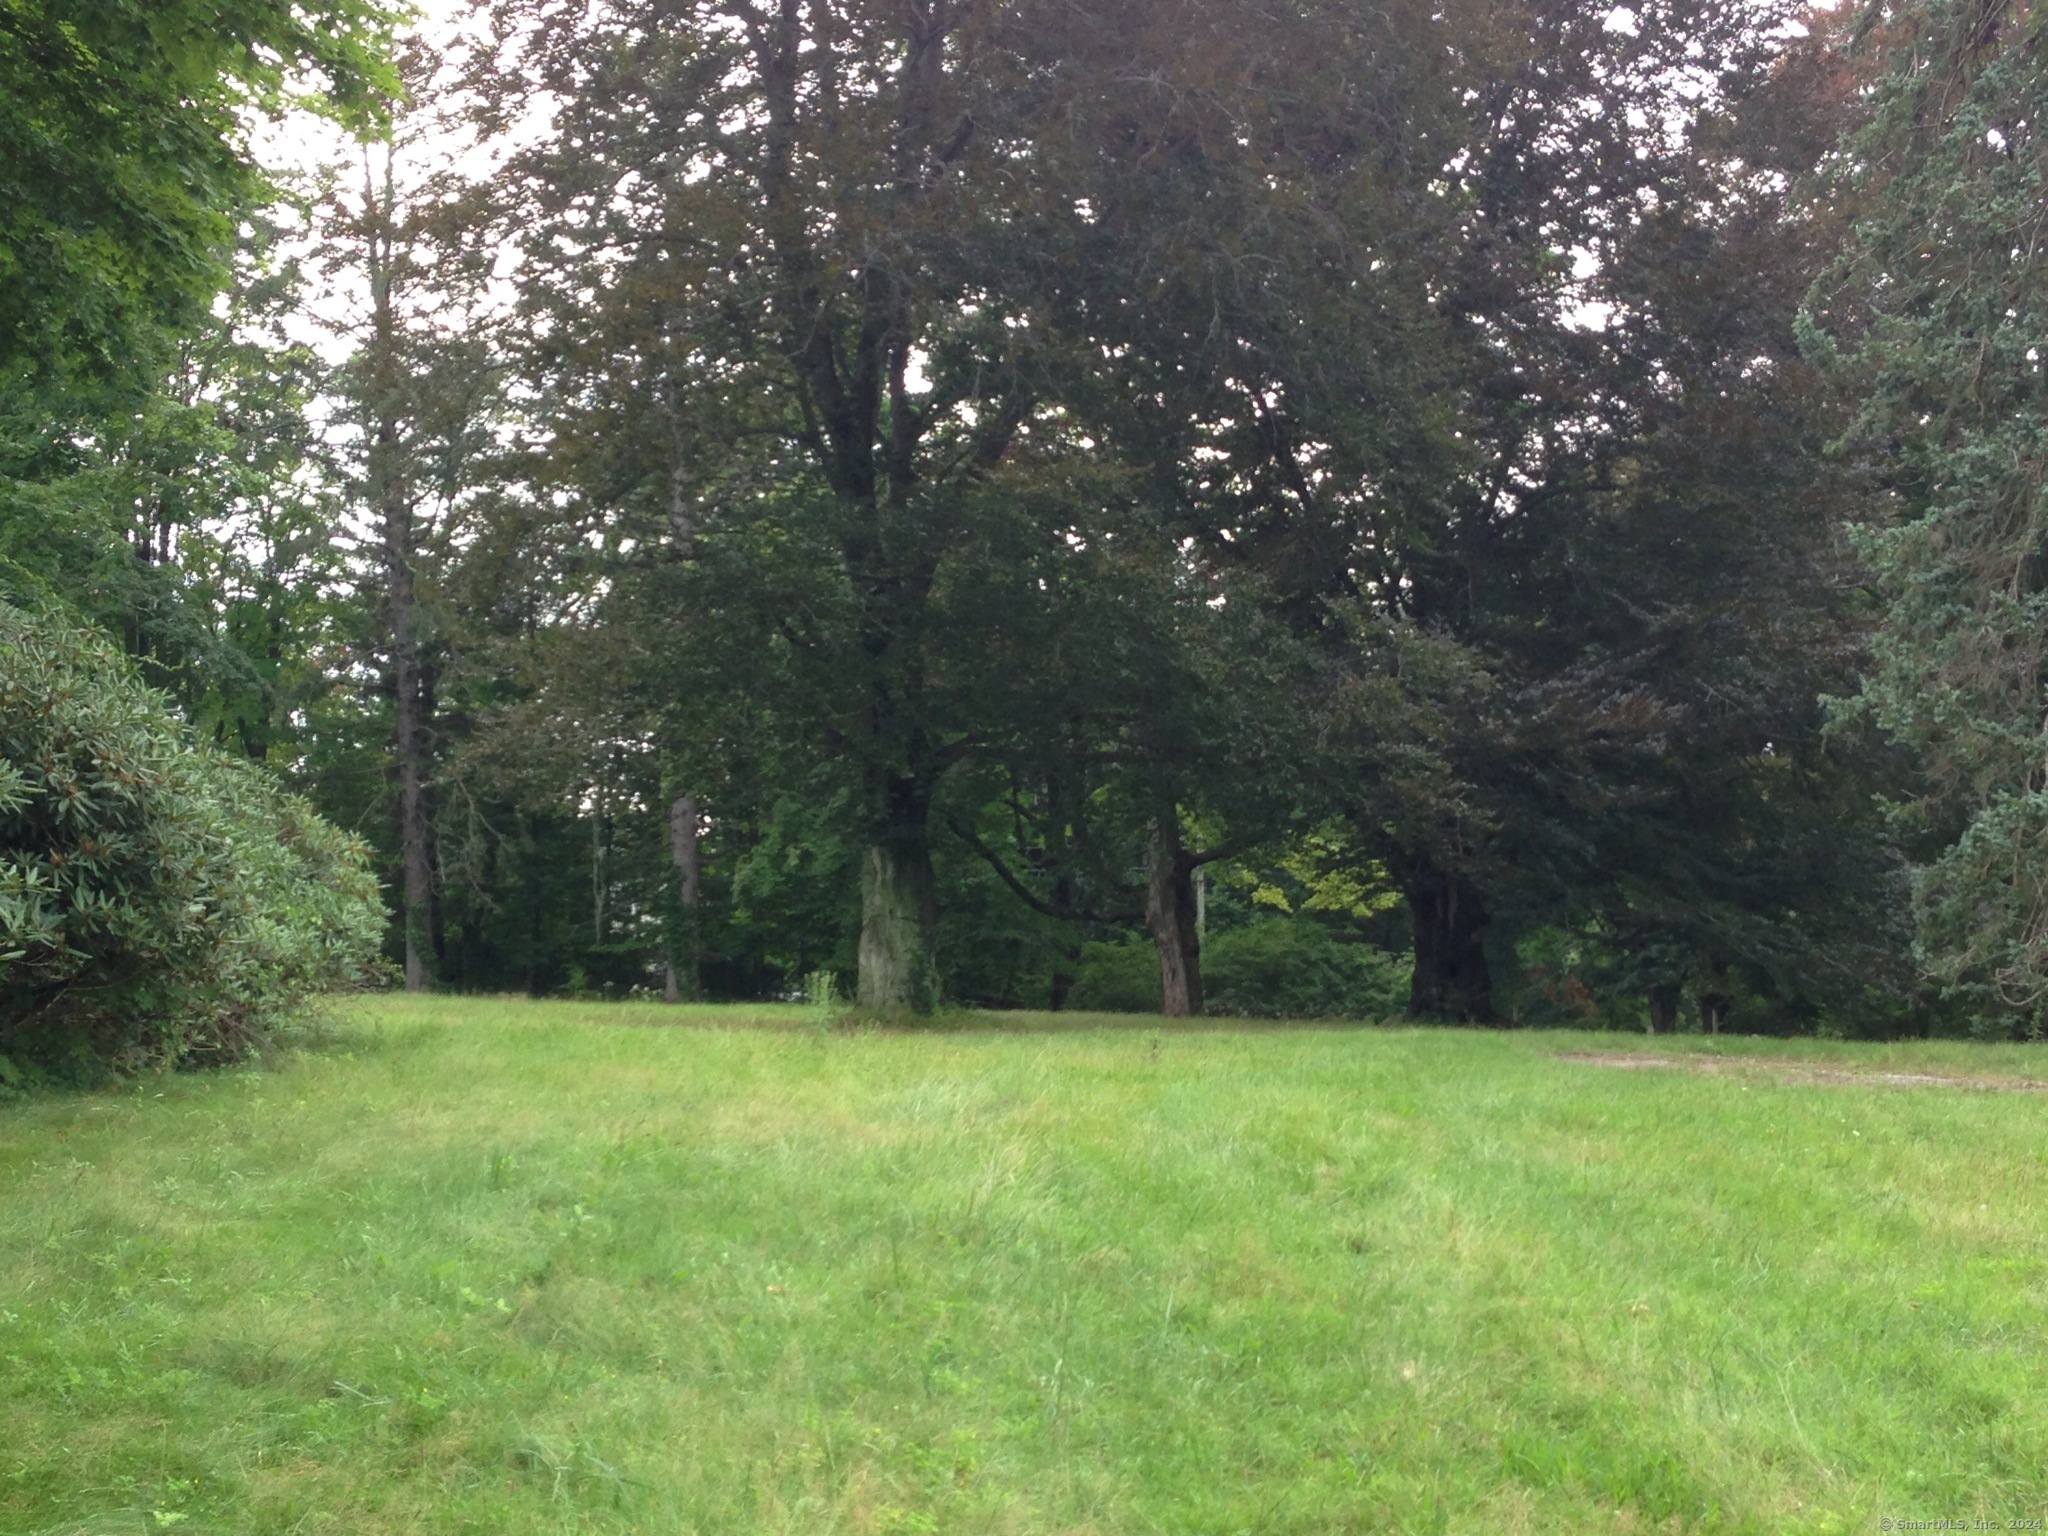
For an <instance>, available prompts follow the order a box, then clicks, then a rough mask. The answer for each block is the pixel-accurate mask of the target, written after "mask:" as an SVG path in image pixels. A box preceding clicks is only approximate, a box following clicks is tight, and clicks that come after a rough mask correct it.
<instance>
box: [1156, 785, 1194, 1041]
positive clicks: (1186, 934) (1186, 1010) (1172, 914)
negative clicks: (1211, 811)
mask: <svg viewBox="0 0 2048 1536" xmlns="http://www.w3.org/2000/svg"><path fill="white" fill-rule="evenodd" d="M1197 867H1198V865H1197V863H1196V861H1195V860H1194V859H1192V858H1191V857H1190V856H1189V854H1188V851H1187V850H1186V849H1185V848H1183V847H1182V846H1181V841H1180V816H1179V813H1178V812H1177V811H1174V810H1172V809H1169V810H1167V811H1166V812H1165V813H1164V814H1163V815H1161V816H1160V818H1159V819H1158V821H1157V822H1155V823H1154V824H1153V828H1152V846H1151V849H1150V851H1149V854H1148V857H1147V859H1146V881H1145V926H1146V927H1147V928H1149V929H1151V930H1152V942H1153V944H1154V945H1156V946H1157V947H1158V950H1159V1011H1160V1012H1161V1013H1163V1014H1165V1015H1166V1016H1167V1017H1168V1018H1170V1019H1186V1018H1193V1017H1194V1016H1195V1015H1197V1014H1199V1013H1200V1012H1201V1011H1202V936H1201V930H1200V919H1199V914H1198V911H1197V908H1196V902H1195V880H1194V875H1195V870H1196V868H1197Z"/></svg>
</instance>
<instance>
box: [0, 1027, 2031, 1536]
mask: <svg viewBox="0 0 2048 1536" xmlns="http://www.w3.org/2000/svg"><path fill="white" fill-rule="evenodd" d="M968 1022H969V1023H971V1024H977V1025H984V1026H995V1025H1007V1026H1009V1027H1006V1028H996V1027H985V1028H966V1029H957V1030H953V1031H950V1032H936V1033H912V1032H887V1031H852V1032H838V1031H833V1030H827V1029H823V1028H818V1027H813V1026H812V1025H810V1024H808V1023H807V1021H806V1019H805V1016H804V1015H803V1014H802V1013H801V1012H800V1011H798V1010H794V1009H791V1010H782V1011H777V1010H761V1009H756V1010H745V1009H711V1008H705V1009H690V1010H661V1009H658V1008H655V1007H651V1006H620V1007H598V1006H579V1005H573V1004H549V1003H528V1002H519V1001H500V1000H454V999H435V1000H406V999H397V998H392V999H377V1000H370V1001H367V1002H363V1003H360V1004H351V1005H348V1007H347V1008H346V1010H345V1011H344V1017H343V1019H342V1021H341V1023H340V1025H339V1026H338V1028H337V1031H336V1035H335V1038H334V1039H333V1040H332V1041H330V1042H328V1043H327V1044H326V1045H324V1046H322V1047H320V1048H318V1049H315V1050H311V1051H308V1052H305V1053H303V1054H301V1055H299V1056H298V1057H296V1058H295V1059H292V1060H290V1061H288V1062H287V1063H286V1064H285V1065H283V1066H282V1067H280V1068H277V1069H275V1070H248V1071H239V1072H234V1073H230V1074H221V1075H212V1076H204V1075H202V1076H191V1077H179V1078H167V1079H157V1080H152V1081H149V1082H146V1083H144V1084H142V1085H141V1086H140V1087H138V1088H135V1089H132V1090H126V1091H123V1092H120V1093H117V1094H108V1095H102V1096H96V1097H54V1096H52V1097H42V1098H38V1099H35V1100H33V1101H30V1102H27V1103H18V1104H16V1105H14V1106H11V1107H0V1531H5V1532H7V1533H10V1536H12V1533H52V1536H54V1533H59V1532H62V1533H87V1532H93V1533H99V1532H109V1533H111V1532H144V1531H156V1530H171V1529H175V1530H177V1531H180V1532H183V1533H193V1536H196V1533H200V1532H279V1533H282V1532H346V1533H356V1532H370V1533H385V1532H456V1531H465V1532H479V1533H492V1536H497V1533H525V1532H569V1531H632V1532H641V1531H647V1532H677V1533H681V1532H747V1533H751V1532H788V1533H804V1536H811V1533H823V1532H849V1533H853V1532H875V1533H883V1532H947V1533H951V1532H1005V1533H1036V1532H1104V1533H1107V1532H1152V1531H1162V1532H1215V1533H1235V1532H1255V1533H1267V1532H1338V1531H1472V1532H1515V1531H1530V1532H1537V1531H1541V1532H1559V1531H1595V1532H1598V1531H1649V1530H1659V1531H1664V1530H1701V1531H1759V1532H1780V1531H1829V1530H1843V1531H1849V1530H1864V1529H1875V1528H1877V1525H1878V1522H1879V1520H1880V1519H1882V1518H1892V1519H1898V1520H1928V1519H1939V1518H1951V1519H1955V1518H1968V1519H1976V1518H1979V1517H1981V1518H1985V1519H1988V1520H1996V1521H1998V1522H1999V1523H2000V1525H2001V1526H2002V1525H2003V1523H2004V1522H2005V1521H2008V1520H2021V1521H2023V1520H2027V1519H2033V1518H2038V1517H2040V1516H2041V1515H2042V1513H2043V1510H2044V1503H2048V1369H2044V1368H2048V1310H2044V1308H2048V1222H2044V1218H2048V1136H2044V1134H2043V1131H2044V1123H2048V1094H2044V1093H2041V1092H2036V1091H2030V1090H2027V1089H2025V1088H2018V1089H2013V1088H2008V1089H2006V1090H2003V1091H1994V1090H1989V1089H1982V1088H1968V1087H1959V1086H1887V1085H1877V1084H1864V1083H1859V1082H1853V1081H1843V1080H1821V1081H1816V1080H1812V1079H1811V1078H1810V1077H1809V1078H1796V1077H1794V1078H1788V1077H1786V1076H1783V1075H1781V1074H1778V1073H1775V1072H1773V1071H1771V1070H1768V1064H1769V1063H1771V1062H1781V1063H1782V1062H1786V1061H1793V1062H1801V1063H1805V1064H1806V1065H1807V1066H1809V1067H1811V1066H1815V1065H1819V1066H1826V1067H1831V1068H1835V1069H1840V1070H1852V1071H1868V1072H1883V1071H1896V1072H1926V1071H1934V1072H1958V1071H1975V1072H1981V1073H1996V1074H2002V1075H2006V1076H2009V1077H2016V1078H2048V1053H2044V1052H2043V1051H2040V1050H2036V1049H2032V1048H2027V1047H2009V1048H2003V1049H1996V1050H1993V1049H1986V1048H1973V1047H1969V1046H1966V1045H1947V1046H1933V1045H1929V1046H1894V1047H1883V1048H1874V1047H1853V1046H1826V1045H1820V1044H1805V1045H1799V1046H1782V1045H1781V1046H1768V1045H1764V1044H1760V1043H1742V1042H1735V1041H1722V1042H1705V1041H1699V1040H1688V1041H1683V1042H1679V1043H1677V1044H1676V1045H1673V1044H1671V1043H1669V1042H1660V1043H1658V1046H1657V1048H1659V1049H1665V1050H1675V1051H1676V1052H1678V1053H1679V1054H1681V1055H1683V1054H1685V1053H1688V1052H1691V1053H1699V1052H1703V1051H1706V1052H1718V1053H1720V1054H1721V1056H1723V1057H1741V1058H1743V1059H1742V1060H1739V1061H1736V1062H1735V1063H1734V1064H1733V1066H1734V1069H1731V1070H1722V1071H1720V1072H1717V1073H1714V1074H1704V1073H1699V1072H1693V1071H1685V1070H1655V1069H1640V1068H1639V1069H1636V1070H1617V1069H1613V1068H1606V1067H1601V1066H1597V1065H1592V1064H1589V1063H1586V1062H1583V1061H1574V1060H1569V1059H1562V1058H1560V1056H1559V1055H1558V1052H1560V1051H1562V1050H1571V1049H1582V1050H1583V1049H1598V1048H1607V1047H1614V1046H1622V1047H1633V1048H1637V1049H1641V1048H1642V1047H1643V1045H1644V1042H1642V1041H1639V1040H1633V1039H1623V1040H1616V1039H1615V1038H1613V1037H1585V1036H1577V1037H1573V1036H1561V1035H1554V1034H1522V1035H1516V1034H1506V1033H1481V1032H1469V1031H1431V1030H1379V1029H1371V1030H1337V1029H1313V1028H1302V1029H1258V1030H1243V1031H1233V1030H1227V1029H1215V1028H1210V1029H1192V1030H1183V1031H1170V1030H1161V1029H1158V1028H1152V1027H1146V1026H1143V1025H1138V1026H1134V1025H1133V1024H1132V1023H1131V1022H1130V1021H1128V1020H1126V1021H1121V1022H1120V1026H1119V1027H1107V1025H1108V1023H1109V1021H1097V1022H1098V1023H1101V1024H1103V1025H1104V1026H1105V1027H1100V1028H1087V1027H1078V1028H1077V1027H1073V1025H1072V1021H1069V1023H1068V1025H1066V1026H1065V1027H1062V1028H1060V1029H1058V1030H1056V1031H1055V1030H1049V1029H1048V1030H1044V1031H1038V1032H1034V1031H1032V1030H1030V1029H1028V1028H1020V1027H1018V1026H1020V1025H1028V1024H1029V1023H1030V1022H1031V1021H1030V1020H1020V1019H1016V1018H1007V1019H994V1018H981V1019H976V1020H970V1021H968ZM1040 1022H1045V1021H1040ZM1083 1022H1084V1023H1085V1021H1083ZM1751 1057H1754V1058H1755V1060H1754V1061H1750V1060H1749V1059H1748V1058H1751ZM1745 1063H1746V1065H1745ZM1759 1063H1761V1064H1762V1065H1759ZM1723 1066H1724V1068H1725V1067H1728V1066H1729V1063H1728V1062H1726V1061H1725V1060H1724V1062H1723Z"/></svg>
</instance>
